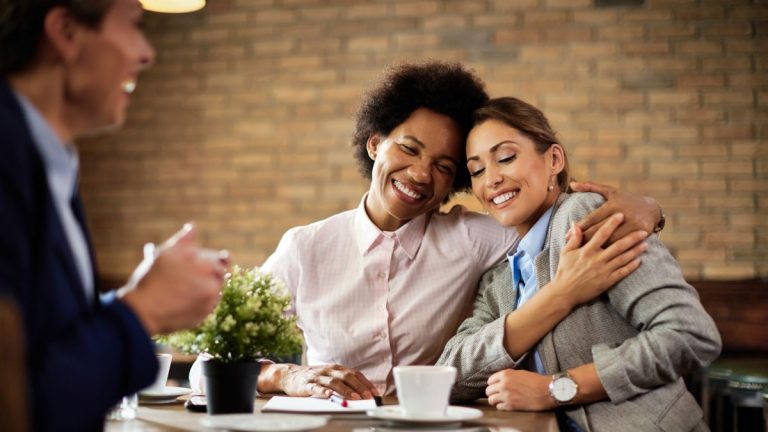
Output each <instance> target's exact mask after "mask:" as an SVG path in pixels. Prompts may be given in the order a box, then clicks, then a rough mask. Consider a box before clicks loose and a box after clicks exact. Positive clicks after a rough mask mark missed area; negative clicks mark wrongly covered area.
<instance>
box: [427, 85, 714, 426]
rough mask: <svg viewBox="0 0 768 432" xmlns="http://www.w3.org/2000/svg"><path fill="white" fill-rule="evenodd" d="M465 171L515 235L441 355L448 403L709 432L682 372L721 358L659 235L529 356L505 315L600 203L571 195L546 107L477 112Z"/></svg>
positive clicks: (575, 422) (504, 106) (493, 106)
mask: <svg viewBox="0 0 768 432" xmlns="http://www.w3.org/2000/svg"><path fill="white" fill-rule="evenodd" d="M467 167H468V169H469V171H470V174H471V176H472V191H473V193H474V194H475V196H476V197H477V198H478V199H479V200H480V201H481V203H483V206H484V207H485V209H486V210H487V211H488V213H489V214H491V216H493V217H494V218H495V219H496V220H497V221H499V222H500V223H501V224H502V225H505V226H514V227H516V229H517V231H518V234H519V238H520V239H519V240H518V241H516V242H515V244H513V245H512V247H511V249H510V252H509V253H508V260H507V261H506V262H502V263H500V264H498V265H497V266H496V267H494V268H493V269H491V270H489V271H488V272H487V273H486V274H485V275H484V277H483V278H482V281H481V284H480V288H479V292H478V295H477V299H476V301H475V305H474V311H473V314H472V316H471V317H469V318H468V319H467V320H465V321H464V322H463V324H462V325H461V326H460V327H459V330H458V333H457V334H456V336H454V337H453V338H452V339H451V340H450V341H449V342H448V344H447V345H446V348H445V350H444V352H443V354H442V356H441V358H440V360H439V362H438V363H439V364H443V365H452V366H455V367H456V368H457V369H458V372H459V373H458V377H457V381H456V385H455V386H454V390H453V399H454V400H471V399H475V398H478V397H483V396H487V397H488V400H489V402H490V403H491V404H492V405H494V406H496V407H497V408H498V409H503V410H528V411H538V410H550V409H555V408H558V413H559V414H565V415H564V416H561V418H562V419H563V422H562V424H563V425H564V426H565V427H566V428H567V429H570V430H584V431H589V430H598V431H599V430H663V431H687V430H697V429H703V430H706V426H705V425H704V423H703V421H702V415H701V410H700V408H699V407H698V405H697V403H696V401H695V400H694V398H693V396H691V394H690V393H689V392H688V391H687V390H686V388H685V384H684V383H683V380H682V378H681V376H682V375H683V374H685V373H687V372H690V371H693V370H695V369H697V368H700V367H702V366H704V365H706V364H708V363H710V362H711V361H713V360H714V359H715V358H716V357H717V356H718V355H719V353H720V348H721V341H720V336H719V334H718V332H717V329H716V327H715V324H714V322H713V321H712V319H711V318H710V317H709V315H707V313H706V312H705V311H704V309H703V307H702V306H701V303H700V302H699V299H698V295H697V293H696V291H695V290H694V289H693V288H692V287H691V286H690V285H688V284H687V283H686V282H685V280H684V279H683V276H682V274H681V272H680V269H679V267H678V265H677V262H676V261H675V259H674V258H673V257H672V255H671V254H670V253H669V251H668V250H667V249H666V247H664V245H663V244H662V243H661V242H660V241H659V239H658V236H657V235H655V234H654V235H651V236H650V237H649V238H648V239H647V244H648V250H647V251H646V253H645V254H644V255H643V257H642V264H641V266H640V267H639V268H638V269H637V270H636V271H635V272H634V273H632V274H630V275H629V276H628V277H626V278H624V279H622V280H621V281H620V282H618V283H617V284H616V285H615V286H614V287H613V288H611V289H610V290H609V291H608V292H607V293H606V294H605V295H603V296H602V297H600V298H598V299H596V300H593V301H591V302H587V303H585V304H582V305H580V306H576V307H575V308H574V309H572V310H571V311H570V313H569V315H568V316H567V317H566V318H565V319H563V320H562V321H561V322H560V323H559V324H558V325H557V326H556V327H555V328H554V329H552V330H551V331H549V333H547V334H546V335H545V336H544V337H543V338H542V339H541V340H540V341H539V343H538V345H537V346H535V347H534V348H533V349H531V350H530V351H529V352H527V353H526V352H525V350H521V349H520V344H516V342H515V341H516V340H517V339H518V338H520V336H521V335H520V333H521V332H520V331H519V330H516V331H513V329H511V328H509V326H507V325H506V323H507V321H508V316H509V314H510V313H511V312H513V311H516V310H518V311H522V310H524V309H526V308H525V307H524V306H523V304H524V303H526V302H528V301H530V302H533V301H535V299H536V297H537V296H536V293H537V291H539V287H545V285H546V284H547V283H548V282H550V281H551V280H554V279H556V278H557V271H558V264H559V263H560V260H561V259H562V258H561V252H563V251H570V250H573V249H575V247H576V246H577V245H578V243H579V242H580V240H581V235H582V233H581V232H580V231H579V230H578V227H577V226H574V223H575V222H577V221H578V220H579V219H581V218H582V217H583V216H584V215H586V214H588V213H589V212H590V211H592V210H593V209H594V208H596V207H598V206H599V205H600V204H601V203H602V202H603V200H602V198H601V197H600V196H598V195H595V194H591V193H581V194H568V193H567V192H566V191H567V187H568V163H567V159H566V154H565V150H564V149H563V146H562V145H561V144H560V143H559V142H558V141H557V139H556V138H555V133H554V131H553V130H552V128H551V126H550V125H549V122H548V121H547V119H546V117H545V116H544V115H543V113H542V112H541V111H539V110H538V109H537V108H535V107H533V106H531V105H529V104H527V103H525V102H523V101H520V100H518V99H515V98H500V99H493V100H491V101H489V102H488V103H487V104H486V105H485V106H484V107H483V108H481V109H479V110H478V111H477V112H476V116H475V126H474V128H473V129H472V131H471V133H470V135H469V138H468V140H467ZM569 239H570V240H569ZM563 256H565V255H563ZM543 290H546V288H543Z"/></svg>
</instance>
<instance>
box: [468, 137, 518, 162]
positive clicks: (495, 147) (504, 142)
mask: <svg viewBox="0 0 768 432" xmlns="http://www.w3.org/2000/svg"><path fill="white" fill-rule="evenodd" d="M502 144H517V143H516V142H514V141H512V140H504V141H501V142H499V143H496V144H495V145H494V146H493V147H491V149H490V150H488V151H489V152H490V153H495V152H496V150H498V149H499V147H501V145H502ZM472 160H480V157H479V156H477V155H474V156H470V157H468V158H467V162H469V161H472Z"/></svg>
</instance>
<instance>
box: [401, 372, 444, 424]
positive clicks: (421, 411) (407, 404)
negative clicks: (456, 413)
mask: <svg viewBox="0 0 768 432" xmlns="http://www.w3.org/2000/svg"><path fill="white" fill-rule="evenodd" d="M393 373H394V375H395V386H396V387H397V399H398V400H399V401H400V406H402V407H403V410H404V411H405V413H406V414H407V415H409V416H414V417H441V416H444V415H445V412H446V409H447V408H448V400H449V398H450V396H451V387H453V383H454V381H456V368H454V367H451V366H397V367H395V368H394V369H393Z"/></svg>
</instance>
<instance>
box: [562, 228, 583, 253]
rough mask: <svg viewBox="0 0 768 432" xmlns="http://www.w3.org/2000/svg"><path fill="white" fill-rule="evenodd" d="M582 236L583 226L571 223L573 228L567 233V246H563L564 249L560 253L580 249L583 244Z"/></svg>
mask: <svg viewBox="0 0 768 432" xmlns="http://www.w3.org/2000/svg"><path fill="white" fill-rule="evenodd" d="M582 236H583V234H582V232H581V228H579V226H578V225H576V224H574V223H571V229H569V230H568V232H567V233H565V238H566V239H567V240H568V241H567V242H566V243H565V247H563V250H562V251H561V252H560V253H561V254H562V253H564V252H570V251H572V250H576V249H578V248H579V247H580V246H581V239H582Z"/></svg>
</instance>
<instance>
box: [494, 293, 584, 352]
mask: <svg viewBox="0 0 768 432" xmlns="http://www.w3.org/2000/svg"><path fill="white" fill-rule="evenodd" d="M557 283H559V282H557V281H552V282H551V283H550V284H548V285H546V286H545V287H543V288H542V289H541V290H540V291H539V292H538V293H536V295H534V296H533V297H532V298H531V299H530V300H528V301H527V302H525V303H524V304H523V305H522V306H521V307H520V308H519V309H517V310H515V311H514V312H512V313H510V314H508V315H507V316H506V318H505V322H504V348H505V349H506V350H507V353H509V355H510V357H512V358H514V359H517V358H519V357H520V356H522V355H523V354H525V353H526V352H528V351H529V350H530V349H531V348H533V347H534V346H535V345H536V344H537V343H538V342H539V341H540V340H541V339H542V338H543V337H544V336H545V335H546V334H547V333H549V332H550V331H552V329H554V328H555V326H557V324H558V323H560V321H562V320H563V319H564V318H565V317H566V316H568V314H569V313H570V312H571V309H572V308H573V302H572V300H571V299H570V298H569V297H568V296H567V295H565V294H563V293H561V292H558V290H557V289H555V287H554V284H557Z"/></svg>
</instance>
